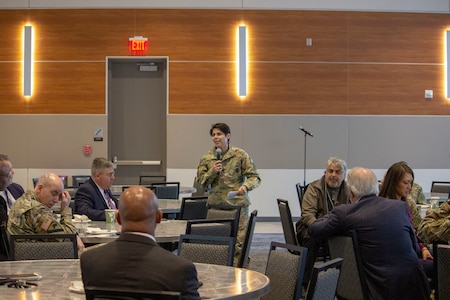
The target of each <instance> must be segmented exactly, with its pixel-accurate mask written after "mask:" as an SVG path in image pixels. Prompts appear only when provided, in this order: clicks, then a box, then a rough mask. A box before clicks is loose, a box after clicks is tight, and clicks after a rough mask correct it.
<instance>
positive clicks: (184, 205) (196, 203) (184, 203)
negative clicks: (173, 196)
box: [179, 196, 208, 220]
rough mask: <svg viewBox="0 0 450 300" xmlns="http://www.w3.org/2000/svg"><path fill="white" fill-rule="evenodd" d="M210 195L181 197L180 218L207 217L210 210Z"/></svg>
mask: <svg viewBox="0 0 450 300" xmlns="http://www.w3.org/2000/svg"><path fill="white" fill-rule="evenodd" d="M207 202H208V196H198V197H194V196H193V197H183V199H181V208H180V216H179V219H180V220H195V219H205V218H206V214H207V212H208V207H207Z"/></svg>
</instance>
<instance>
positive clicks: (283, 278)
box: [261, 242, 308, 300]
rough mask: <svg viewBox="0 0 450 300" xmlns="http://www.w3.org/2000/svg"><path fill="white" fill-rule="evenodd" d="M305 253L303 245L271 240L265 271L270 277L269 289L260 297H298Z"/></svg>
mask: <svg viewBox="0 0 450 300" xmlns="http://www.w3.org/2000/svg"><path fill="white" fill-rule="evenodd" d="M293 253H298V255H297V254H293ZM307 253H308V249H307V248H304V247H300V246H295V245H289V244H282V243H277V242H271V244H270V251H269V258H268V260H267V265H266V272H265V274H266V275H267V277H269V279H270V291H269V293H268V294H267V295H266V296H264V297H262V298H261V299H263V300H272V299H273V300H298V299H300V296H301V291H302V282H303V274H304V272H305V265H306V255H307Z"/></svg>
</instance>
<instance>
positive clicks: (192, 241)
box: [178, 234, 235, 266]
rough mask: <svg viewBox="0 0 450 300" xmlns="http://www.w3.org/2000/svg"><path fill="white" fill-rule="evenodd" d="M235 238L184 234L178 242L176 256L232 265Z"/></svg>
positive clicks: (193, 260) (207, 262)
mask: <svg viewBox="0 0 450 300" xmlns="http://www.w3.org/2000/svg"><path fill="white" fill-rule="evenodd" d="M234 244H235V238H232V237H225V236H210V235H194V234H184V235H181V236H180V241H179V243H178V256H181V257H184V258H186V259H189V260H190V261H192V262H196V263H205V264H214V265H224V266H232V265H233V256H234Z"/></svg>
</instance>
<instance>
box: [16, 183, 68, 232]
mask: <svg viewBox="0 0 450 300" xmlns="http://www.w3.org/2000/svg"><path fill="white" fill-rule="evenodd" d="M8 231H9V233H11V234H32V233H76V228H75V226H74V225H73V224H72V211H71V209H70V207H67V208H65V209H64V210H63V211H61V221H60V222H58V220H57V216H56V215H55V214H54V213H53V211H52V210H51V208H48V207H47V206H45V205H43V204H42V203H41V202H39V201H38V198H37V196H36V195H35V194H34V192H33V191H27V192H26V193H25V194H24V195H23V196H22V197H20V198H19V199H17V200H16V202H15V203H14V204H13V206H12V207H11V211H10V212H9V220H8Z"/></svg>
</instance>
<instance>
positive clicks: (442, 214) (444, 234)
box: [418, 201, 450, 243]
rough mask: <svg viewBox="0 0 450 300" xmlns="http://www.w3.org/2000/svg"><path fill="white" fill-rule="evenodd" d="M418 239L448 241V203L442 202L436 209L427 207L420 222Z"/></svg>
mask: <svg viewBox="0 0 450 300" xmlns="http://www.w3.org/2000/svg"><path fill="white" fill-rule="evenodd" d="M418 236H419V239H420V240H422V241H424V242H427V243H432V242H447V241H450V203H449V202H448V201H447V202H444V203H442V204H441V205H440V206H439V208H438V209H429V210H428V211H427V215H426V216H425V218H423V220H422V223H420V226H419V231H418Z"/></svg>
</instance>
